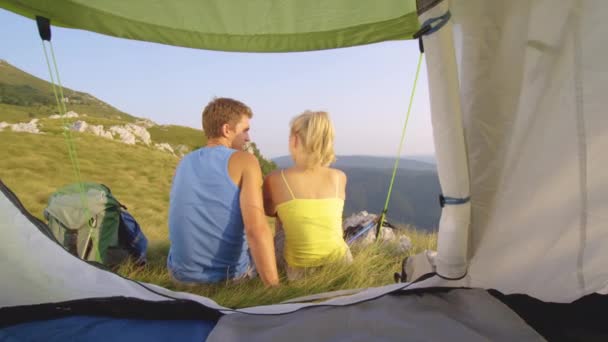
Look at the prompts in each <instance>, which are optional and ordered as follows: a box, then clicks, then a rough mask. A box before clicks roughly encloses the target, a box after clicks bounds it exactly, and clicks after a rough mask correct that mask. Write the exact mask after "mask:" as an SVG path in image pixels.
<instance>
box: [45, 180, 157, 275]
mask: <svg viewBox="0 0 608 342" xmlns="http://www.w3.org/2000/svg"><path fill="white" fill-rule="evenodd" d="M81 185H82V186H81ZM44 217H45V218H46V220H47V222H48V227H49V229H50V230H51V232H52V233H53V235H54V236H55V238H56V239H57V241H58V242H59V243H60V244H61V245H62V246H63V247H64V248H65V249H66V250H67V251H68V252H70V253H72V254H73V255H75V256H77V257H79V258H81V259H83V260H87V261H94V262H98V263H101V264H104V265H106V266H108V267H110V268H115V267H117V266H118V265H120V264H121V263H123V262H124V261H126V260H127V259H128V258H132V259H133V260H134V262H135V263H136V264H140V265H141V264H144V263H145V262H146V249H147V243H148V242H147V239H146V237H145V236H144V235H143V233H142V231H141V228H140V227H139V224H137V221H135V219H134V218H133V216H131V214H129V212H128V211H127V210H126V207H124V206H123V205H122V204H120V202H119V201H118V200H117V199H116V198H115V197H114V196H113V195H112V192H111V191H110V189H109V188H108V187H107V186H105V185H103V184H97V183H81V184H79V183H73V184H69V185H66V186H64V187H63V188H60V189H58V190H57V191H56V192H54V193H53V194H52V195H51V196H50V198H49V202H48V205H47V207H46V209H44Z"/></svg>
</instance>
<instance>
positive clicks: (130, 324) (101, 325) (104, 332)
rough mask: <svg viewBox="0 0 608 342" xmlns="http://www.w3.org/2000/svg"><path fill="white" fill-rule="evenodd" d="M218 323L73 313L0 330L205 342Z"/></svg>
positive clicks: (50, 337) (34, 336)
mask: <svg viewBox="0 0 608 342" xmlns="http://www.w3.org/2000/svg"><path fill="white" fill-rule="evenodd" d="M214 326H215V322H213V321H203V320H140V319H116V318H109V317H94V316H72V317H66V318H59V319H51V320H45V321H34V322H28V323H22V324H18V325H13V326H9V327H4V328H1V329H0V341H6V342H13V341H48V342H54V341H57V342H59V341H61V342H64V341H104V342H105V341H112V342H120V341H129V342H134V341H146V342H154V341H197V342H200V341H205V340H206V338H207V336H208V335H209V333H211V330H213V327H214Z"/></svg>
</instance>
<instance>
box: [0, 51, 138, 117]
mask: <svg viewBox="0 0 608 342" xmlns="http://www.w3.org/2000/svg"><path fill="white" fill-rule="evenodd" d="M63 92H64V97H65V98H64V101H65V102H66V104H67V106H68V108H69V110H73V111H75V112H77V113H86V114H87V116H92V117H100V118H107V119H118V120H122V121H127V122H133V121H135V119H136V118H135V117H133V116H131V115H129V114H127V113H124V112H122V111H120V110H118V109H116V108H114V107H112V106H111V105H109V104H107V103H105V102H103V101H101V100H99V99H97V98H96V97H94V96H92V95H90V94H87V93H83V92H79V91H75V90H72V89H69V88H64V89H63ZM53 114H58V113H57V106H56V101H55V95H54V93H53V88H52V85H51V84H50V83H49V82H47V81H45V80H43V79H40V78H38V77H36V76H33V75H31V74H29V73H27V72H25V71H23V70H21V69H19V68H16V67H15V66H13V65H11V64H9V63H8V62H6V61H4V60H0V121H7V122H23V121H27V120H30V119H33V118H41V117H47V116H50V115H53Z"/></svg>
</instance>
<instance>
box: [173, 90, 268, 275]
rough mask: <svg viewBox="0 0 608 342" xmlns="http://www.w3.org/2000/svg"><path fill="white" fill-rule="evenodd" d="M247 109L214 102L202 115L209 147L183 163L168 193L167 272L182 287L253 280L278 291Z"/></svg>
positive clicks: (226, 101) (235, 103) (234, 103)
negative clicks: (256, 278) (251, 149)
mask: <svg viewBox="0 0 608 342" xmlns="http://www.w3.org/2000/svg"><path fill="white" fill-rule="evenodd" d="M252 116H253V114H252V112H251V109H250V108H249V107H247V106H246V105H245V104H243V103H241V102H239V101H236V100H233V99H229V98H216V99H214V100H213V101H211V102H210V103H209V104H208V105H207V106H206V107H205V109H204V110H203V130H204V131H205V134H206V135H207V146H205V147H203V148H200V149H198V150H196V151H193V152H191V153H189V154H187V155H186V156H184V158H183V159H182V160H181V162H180V163H179V165H178V167H177V170H176V172H175V176H174V178H173V186H172V188H171V194H170V205H169V238H170V240H171V248H170V250H169V257H168V259H167V267H168V268H169V271H170V272H171V275H172V276H173V278H174V279H175V280H177V281H179V282H185V283H215V282H219V281H223V280H226V279H242V278H246V277H250V276H252V274H253V273H254V272H255V271H253V270H254V269H253V265H252V264H251V259H253V263H254V264H255V270H256V271H257V273H258V274H259V275H260V278H261V279H262V281H263V282H264V283H265V284H266V285H269V286H274V285H278V283H279V279H278V274H277V267H276V259H275V254H274V245H273V244H274V243H273V237H272V233H271V231H270V228H269V227H268V221H267V220H266V216H265V215H264V205H263V200H262V172H261V170H260V165H259V163H258V160H257V158H256V157H255V156H253V155H252V154H250V153H247V152H245V151H243V148H244V146H245V144H246V143H248V142H249V120H250V119H251V117H252Z"/></svg>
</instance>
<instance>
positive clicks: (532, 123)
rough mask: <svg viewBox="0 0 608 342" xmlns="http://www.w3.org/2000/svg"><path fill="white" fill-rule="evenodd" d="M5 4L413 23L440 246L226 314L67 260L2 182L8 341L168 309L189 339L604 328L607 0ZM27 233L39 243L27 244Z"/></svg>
mask: <svg viewBox="0 0 608 342" xmlns="http://www.w3.org/2000/svg"><path fill="white" fill-rule="evenodd" d="M0 7H2V8H5V9H8V10H10V11H13V12H15V13H18V14H21V15H24V16H28V17H31V18H35V17H37V16H39V17H44V18H48V19H50V22H51V24H53V25H58V26H64V27H70V28H76V29H84V30H90V31H94V32H98V33H101V34H107V35H111V36H116V37H122V38H129V39H138V40H146V41H154V42H159V43H164V44H170V45H178V46H187V47H192V48H201V49H215V50H225V51H257V52H288V51H308V50H318V49H330V48H340V47H346V46H354V45H361V44H369V43H375V42H381V41H387V40H400V39H412V38H413V36H414V35H415V36H416V37H418V36H421V41H422V43H423V44H422V45H423V47H424V51H425V56H426V63H427V70H428V71H427V72H428V80H429V88H430V89H429V90H430V91H429V93H430V98H431V117H432V124H433V133H434V139H435V146H436V157H437V166H438V173H439V179H440V183H441V189H442V192H443V194H442V195H441V205H442V207H443V208H442V215H441V220H440V225H439V233H438V249H437V251H436V252H433V251H428V252H425V253H423V254H421V255H417V256H415V257H412V258H410V259H409V260H408V261H407V264H406V267H405V268H406V271H407V272H406V273H407V281H408V282H406V283H398V284H394V285H388V286H384V287H379V288H371V289H365V290H360V291H348V292H342V293H328V294H322V295H319V296H315V297H313V298H302V299H299V300H296V301H292V302H289V303H282V304H277V305H270V306H262V307H254V308H246V309H240V310H231V309H228V308H224V307H221V306H219V305H217V304H216V303H215V302H213V301H212V300H210V299H208V298H204V297H200V296H196V295H192V294H188V293H176V292H172V291H169V290H167V289H164V288H161V287H158V286H155V285H151V284H143V283H139V282H135V281H132V280H129V279H124V278H122V277H120V276H118V275H116V274H114V273H111V272H108V271H105V270H102V269H99V268H97V267H96V266H94V265H91V264H87V263H85V262H83V261H81V260H79V259H76V258H74V257H73V256H71V255H69V254H68V253H67V252H65V251H63V250H62V249H61V247H59V246H58V245H57V244H56V243H55V242H54V241H52V239H50V238H49V237H48V236H46V235H44V234H43V231H44V230H43V229H42V230H41V229H39V227H40V225H41V224H43V223H41V222H39V221H37V220H36V219H35V218H33V217H32V216H31V215H30V214H29V213H27V211H26V210H25V209H24V208H23V207H22V206H21V205H20V203H19V201H18V199H16V197H15V196H14V195H13V194H12V193H11V192H10V190H9V189H7V188H6V187H5V186H4V185H2V186H1V187H2V195H0V241H2V244H1V246H0V272H1V274H2V281H1V282H0V290H1V292H0V326H2V327H3V328H2V330H0V337H4V336H3V335H2V334H3V333H4V334H6V336H9V338H10V336H17V335H10V334H19V333H23V331H34V330H35V329H34V328H36V327H38V329H43V328H44V329H51V328H49V327H48V326H42V327H41V326H40V325H38V324H50V323H55V324H60V323H62V324H67V326H73V325H74V324H79V323H74V322H73V321H66V320H70V319H81V320H86V319H92V318H98V319H99V318H101V317H103V318H106V319H115V320H117V321H119V322H120V323H121V324H123V325H124V326H125V327H128V328H132V329H134V330H137V329H140V330H138V331H141V332H142V333H144V334H145V333H146V331H149V330H146V329H147V328H146V326H145V322H149V320H156V321H158V320H161V321H162V322H166V324H167V325H166V328H167V329H168V331H169V332H171V331H173V332H176V331H177V330H178V328H176V327H174V326H171V325H170V324H181V326H182V327H184V326H188V327H189V328H188V329H186V328H184V329H181V330H180V331H186V330H187V331H196V333H194V332H193V333H192V334H191V335H189V336H191V337H193V338H194V336H195V335H196V334H198V335H196V337H199V336H206V337H208V339H209V340H221V341H226V340H240V339H248V340H268V339H277V340H284V339H290V340H294V341H295V340H304V339H310V337H315V338H317V339H319V340H335V339H342V340H346V339H348V340H382V339H412V340H442V339H448V338H449V339H456V340H543V339H549V340H556V339H567V340H568V339H569V340H577V339H578V340H581V339H584V340H590V339H598V340H599V339H602V340H605V339H606V337H608V329H607V328H605V327H604V325H603V324H602V322H601V320H600V318H599V317H600V314H599V313H600V312H603V311H605V309H606V307H607V305H608V303H607V301H606V296H605V295H606V294H607V293H608V272H607V271H606V268H605V264H604V263H605V262H608V249H606V248H602V246H603V245H605V244H606V243H607V242H608V226H607V224H608V215H607V214H606V213H607V212H608V210H606V209H608V196H606V193H608V182H607V181H606V179H607V178H606V177H605V176H602V174H604V173H603V170H604V169H605V168H606V167H607V166H608V154H606V153H603V152H602V148H606V147H608V120H607V119H606V114H605V108H606V105H607V103H606V101H607V100H606V99H605V96H603V90H604V89H606V88H607V86H608V66H607V65H606V63H604V60H605V59H604V58H606V57H608V50H606V49H607V48H606V46H605V44H603V42H604V40H603V38H604V37H603V34H604V33H603V32H605V31H606V29H608V22H607V21H606V20H605V15H606V13H608V2H605V1H599V0H597V1H593V0H565V1H559V2H557V1H541V0H539V1H527V0H513V1H500V2H498V1H485V0H452V1H448V0H443V1H442V0H417V1H413V0H410V1H405V0H378V1H373V2H370V1H364V0H324V1H321V0H311V1H297V0H280V1H279V0H248V1H213V0H206V1H194V0H188V1H180V2H168V1H167V2H159V1H154V2H150V1H142V0H137V1H129V2H124V1H84V0H64V1H53V2H50V1H43V0H0ZM416 33H418V34H416ZM32 246H35V250H36V253H24V251H31V250H32V249H33V247H32ZM51 270H52V271H51ZM66 278H69V279H71V280H70V281H69V282H66V281H64V279H66ZM142 320H143V321H142ZM83 322H84V321H83ZM102 323H103V322H101V323H100V322H97V323H91V322H88V323H86V324H88V325H87V326H93V325H95V324H102ZM70 324H72V325H70ZM82 324H84V323H82ZM202 324H204V325H205V326H201V325H202ZM53 326H54V327H55V326H56V325H53ZM125 329H127V328H125ZM125 329H123V332H124V331H125ZM189 329H191V330H189ZM64 331H65V330H64ZM134 333H137V331H136V332H134ZM207 335H208V336H207ZM146 336H148V338H150V336H153V337H158V338H159V339H160V338H161V337H163V336H165V335H163V334H161V333H148V335H146ZM46 337H47V339H48V337H49V336H48V335H47V336H46Z"/></svg>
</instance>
